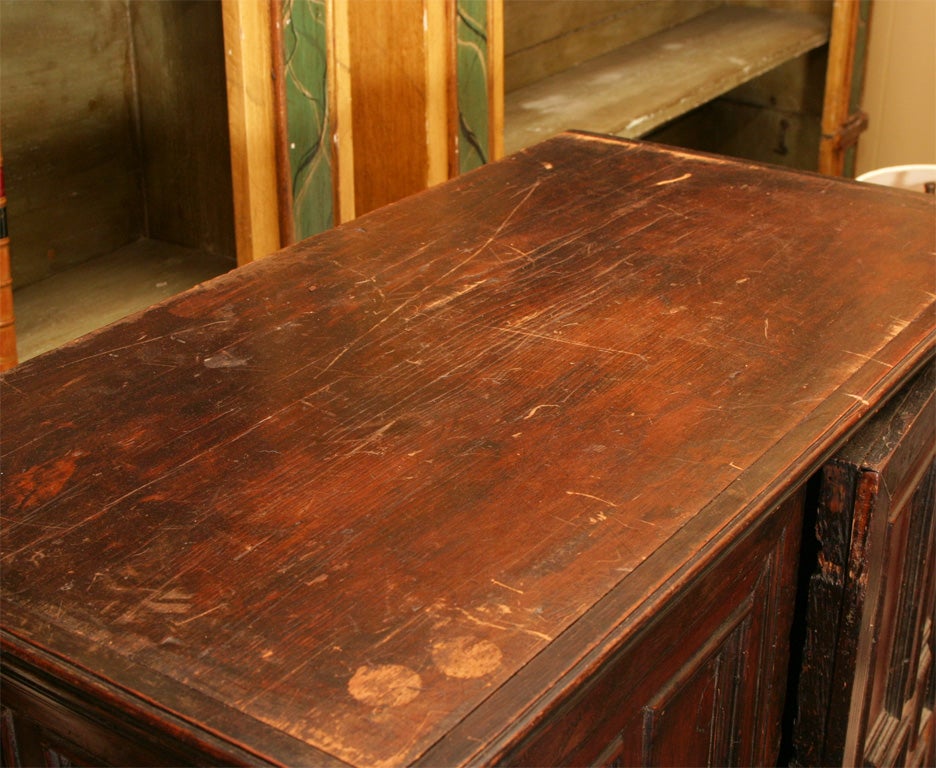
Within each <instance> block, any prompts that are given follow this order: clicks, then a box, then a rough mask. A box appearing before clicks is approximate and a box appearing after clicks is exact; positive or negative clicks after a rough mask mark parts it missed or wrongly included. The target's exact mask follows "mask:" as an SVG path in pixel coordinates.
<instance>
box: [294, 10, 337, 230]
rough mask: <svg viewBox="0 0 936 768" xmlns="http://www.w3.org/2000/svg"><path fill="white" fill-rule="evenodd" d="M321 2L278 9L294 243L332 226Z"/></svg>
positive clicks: (324, 39)
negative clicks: (280, 14)
mask: <svg viewBox="0 0 936 768" xmlns="http://www.w3.org/2000/svg"><path fill="white" fill-rule="evenodd" d="M326 2H327V0H284V2H283V5H282V25H283V26H282V29H283V51H282V54H283V63H284V67H283V69H284V73H285V81H286V82H285V88H286V115H287V117H286V134H287V146H288V157H289V166H290V175H291V178H292V198H293V217H294V220H295V232H294V235H295V237H296V239H297V240H301V239H303V238H306V237H309V236H310V235H314V234H317V233H318V232H322V231H324V230H326V229H328V228H330V227H331V226H332V225H333V223H334V211H333V205H334V195H333V182H332V152H331V131H330V129H329V122H330V119H329V114H328V35H327V29H326V23H325V19H326V12H325V11H326V8H325V4H326Z"/></svg>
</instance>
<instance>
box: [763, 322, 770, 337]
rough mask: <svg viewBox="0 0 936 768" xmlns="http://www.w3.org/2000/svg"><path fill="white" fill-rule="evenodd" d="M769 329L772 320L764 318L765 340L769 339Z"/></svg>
mask: <svg viewBox="0 0 936 768" xmlns="http://www.w3.org/2000/svg"><path fill="white" fill-rule="evenodd" d="M769 327H770V320H769V319H768V318H766V317H765V318H764V338H765V339H766V338H767V329H768V328H769Z"/></svg>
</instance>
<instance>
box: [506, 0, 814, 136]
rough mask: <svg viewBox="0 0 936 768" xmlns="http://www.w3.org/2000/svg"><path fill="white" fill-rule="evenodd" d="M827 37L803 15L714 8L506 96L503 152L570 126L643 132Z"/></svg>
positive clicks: (810, 17)
mask: <svg viewBox="0 0 936 768" xmlns="http://www.w3.org/2000/svg"><path fill="white" fill-rule="evenodd" d="M828 39H829V26H828V23H827V22H826V20H825V19H823V18H821V17H819V16H816V15H813V14H810V13H802V12H796V11H777V10H774V9H769V8H756V7H747V6H738V5H726V6H721V7H716V8H714V9H712V10H709V11H707V12H705V13H703V14H701V15H699V16H696V17H694V18H692V19H689V20H688V21H684V22H682V23H680V24H677V25H676V26H673V27H670V28H667V29H664V30H662V31H659V32H657V33H655V34H652V35H650V36H648V37H645V38H643V39H640V40H637V41H635V42H632V43H629V44H627V45H625V46H623V47H620V48H617V49H614V50H611V51H609V52H607V53H604V54H602V55H601V56H598V57H596V58H594V59H590V60H588V61H585V62H582V63H579V64H577V65H575V66H573V67H570V68H569V69H566V70H562V71H559V72H556V73H554V74H551V75H549V76H547V77H545V78H543V79H541V80H538V81H535V82H532V83H530V84H527V85H523V86H522V87H519V88H516V89H514V90H511V91H509V92H507V93H506V94H505V96H504V148H505V151H506V152H508V153H510V152H513V151H516V150H519V149H522V148H524V147H526V146H529V145H531V144H535V143H537V142H539V141H542V140H544V139H546V138H548V137H549V136H552V135H554V134H556V133H559V132H560V131H563V130H566V129H569V128H581V129H586V130H591V131H596V132H599V133H608V134H614V135H618V136H622V137H626V138H637V137H640V136H644V135H646V134H647V133H649V132H650V131H652V130H653V129H655V128H657V127H659V126H660V125H662V124H664V123H665V122H667V121H669V120H672V119H673V118H676V117H678V116H680V115H682V114H685V113H686V112H688V111H690V110H692V109H694V108H695V107H698V106H700V105H702V104H704V103H706V102H708V101H710V100H712V99H714V98H716V97H718V96H720V95H722V94H724V93H726V92H728V91H730V90H731V89H732V88H735V87H736V86H738V85H741V84H743V83H745V82H747V81H749V80H752V79H754V78H756V77H758V76H759V75H762V74H764V73H766V72H768V71H770V70H772V69H774V68H775V67H777V66H779V65H780V64H783V63H784V62H787V61H790V60H792V59H794V58H796V57H798V56H800V55H802V54H804V53H806V52H807V51H810V50H812V49H814V48H817V47H819V46H821V45H823V44H824V43H826V42H828Z"/></svg>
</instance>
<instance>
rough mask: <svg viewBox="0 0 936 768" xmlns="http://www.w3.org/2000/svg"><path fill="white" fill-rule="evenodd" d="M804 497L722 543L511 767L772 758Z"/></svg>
mask: <svg viewBox="0 0 936 768" xmlns="http://www.w3.org/2000/svg"><path fill="white" fill-rule="evenodd" d="M801 513H802V496H801V495H800V494H797V495H796V496H795V497H793V498H791V499H790V500H788V501H787V502H786V503H785V504H783V505H781V506H779V507H777V508H776V509H774V510H773V513H772V514H771V515H769V516H768V517H767V518H766V519H765V520H763V521H762V522H761V523H760V524H759V525H758V526H756V527H755V528H754V529H753V530H752V531H750V532H749V534H748V535H747V536H745V537H744V538H743V539H742V540H740V541H739V542H737V543H736V544H735V546H733V547H731V548H730V549H728V550H727V551H726V552H724V553H723V554H722V555H721V556H720V557H719V558H717V560H716V561H715V562H714V563H713V564H712V565H711V567H709V568H708V569H707V570H706V571H705V572H704V573H703V574H702V576H701V577H700V578H699V579H698V580H697V581H695V583H693V584H692V585H691V586H690V587H689V588H688V589H686V590H685V591H683V592H682V593H680V594H679V595H677V596H675V597H674V599H673V600H672V601H671V602H670V604H669V605H668V606H667V607H666V609H664V611H663V613H662V615H660V616H659V617H658V618H657V620H656V621H654V622H652V623H651V624H650V626H648V627H647V628H646V629H645V630H643V631H641V632H640V633H639V635H638V636H637V637H636V638H634V639H633V640H632V641H631V642H629V643H627V644H626V645H624V646H623V647H622V648H620V649H619V650H618V651H617V652H616V653H615V654H614V655H613V657H612V658H611V659H610V661H609V662H608V663H607V664H606V665H605V667H604V668H603V669H602V670H601V671H599V672H598V673H597V674H596V675H595V677H594V678H593V679H592V680H589V681H585V682H584V683H583V685H582V686H581V687H580V689H579V690H578V691H577V692H576V693H575V694H573V695H572V697H571V700H570V701H568V702H567V703H565V704H564V705H562V706H561V707H560V708H559V711H558V712H557V713H556V714H555V715H553V716H552V717H548V718H547V722H546V723H545V725H543V726H542V727H541V728H540V730H539V732H537V733H534V734H533V735H532V737H530V738H528V739H527V740H526V742H525V743H524V744H522V745H521V746H520V747H519V748H518V749H517V750H515V751H514V753H513V754H511V755H510V756H509V757H508V759H507V762H508V763H509V764H512V765H605V766H623V765H646V766H657V765H674V766H694V765H717V766H731V765H744V766H751V765H768V764H769V765H775V764H776V760H777V753H778V749H779V742H780V729H781V719H782V711H783V705H784V694H785V685H786V675H787V656H788V650H789V648H788V636H789V632H790V624H791V618H792V609H793V603H794V598H795V579H796V569H797V562H798V548H799V543H800V524H801Z"/></svg>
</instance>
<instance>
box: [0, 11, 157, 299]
mask: <svg viewBox="0 0 936 768" xmlns="http://www.w3.org/2000/svg"><path fill="white" fill-rule="evenodd" d="M0 50H2V51H3V87H2V88H0V112H2V114H3V144H4V161H5V170H6V181H7V188H8V189H9V190H10V191H11V194H10V202H9V209H8V211H7V213H8V216H9V219H10V224H11V228H12V229H13V230H15V231H16V248H15V250H14V251H13V252H12V262H13V263H12V272H13V280H14V283H15V285H16V287H17V288H21V287H23V286H25V285H29V284H30V283H33V282H36V281H38V280H41V279H43V278H45V277H48V276H49V275H52V274H55V273H57V272H60V271H63V270H65V269H68V268H70V267H72V266H74V265H75V264H78V263H81V262H83V261H86V260H87V259H89V258H92V257H95V256H99V255H100V254H102V253H108V252H110V251H111V250H113V249H114V248H117V247H119V246H122V245H125V244H126V243H128V242H130V241H132V240H134V239H135V238H137V237H139V236H140V234H141V232H142V210H143V206H142V198H141V195H140V182H141V171H142V165H141V162H140V160H139V156H138V153H137V151H136V146H135V135H136V134H135V127H134V120H133V110H132V105H133V104H134V102H135V94H134V92H133V80H132V78H131V77H130V72H129V69H128V62H129V61H130V56H131V41H130V27H129V25H128V23H127V9H126V6H124V5H121V4H119V3H112V2H104V1H103V0H89V2H82V3H64V4H63V3H58V2H50V1H49V0H36V1H35V2H28V3H4V4H3V22H2V24H0ZM91 52H93V55H89V54H90V53H91ZM14 190H15V191H14Z"/></svg>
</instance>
